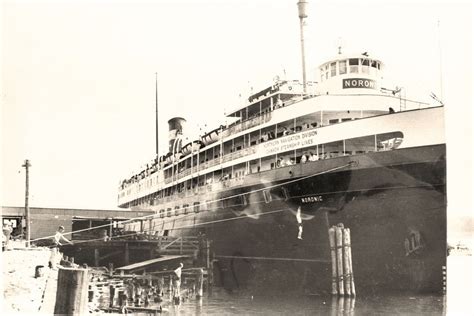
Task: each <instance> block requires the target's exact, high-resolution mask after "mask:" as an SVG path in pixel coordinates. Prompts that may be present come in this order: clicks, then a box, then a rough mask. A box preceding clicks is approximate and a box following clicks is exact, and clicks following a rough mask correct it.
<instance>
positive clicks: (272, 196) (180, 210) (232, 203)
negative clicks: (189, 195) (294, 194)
mask: <svg viewBox="0 0 474 316" xmlns="http://www.w3.org/2000/svg"><path fill="white" fill-rule="evenodd" d="M248 194H250V193H247V194H242V195H236V196H233V197H231V198H223V199H221V200H217V201H212V202H211V201H206V202H194V204H193V205H192V206H190V205H189V204H183V207H180V206H175V207H174V209H173V208H171V207H168V208H167V209H166V210H165V209H161V210H160V211H159V212H158V214H159V217H160V218H165V217H172V216H179V215H186V214H190V213H193V212H194V213H199V212H203V211H215V210H217V209H222V208H226V207H237V206H245V205H247V203H248V198H247V195H248ZM254 194H256V195H258V196H256V197H255V198H256V199H255V200H256V201H258V202H265V203H270V202H271V201H274V200H282V199H284V200H287V199H288V198H289V194H288V191H287V190H286V188H284V187H275V188H271V189H269V190H263V191H261V192H258V193H254Z"/></svg>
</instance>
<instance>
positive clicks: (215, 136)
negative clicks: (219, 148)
mask: <svg viewBox="0 0 474 316" xmlns="http://www.w3.org/2000/svg"><path fill="white" fill-rule="evenodd" d="M221 131H222V126H221V127H219V128H216V129H215V130H212V131H210V132H209V133H207V134H206V135H204V136H201V141H202V142H203V144H204V146H207V145H209V144H212V143H215V142H216V141H218V140H219V133H220V132H221Z"/></svg>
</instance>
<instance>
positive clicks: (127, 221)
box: [30, 161, 353, 242]
mask: <svg viewBox="0 0 474 316" xmlns="http://www.w3.org/2000/svg"><path fill="white" fill-rule="evenodd" d="M352 164H353V162H352V161H351V162H350V163H348V164H345V165H343V166H339V167H335V168H331V169H328V170H325V171H322V172H319V173H314V174H310V175H308V176H305V177H301V178H298V179H293V180H289V181H287V182H283V183H279V184H275V185H271V186H269V187H264V188H260V189H256V190H252V191H249V192H245V193H239V194H235V195H231V196H228V197H224V198H220V199H216V200H211V201H207V202H206V203H215V202H219V201H224V200H227V199H231V198H235V197H238V196H243V195H245V194H251V193H255V192H260V191H263V190H269V189H272V188H275V187H279V186H282V185H286V184H290V183H294V182H297V181H302V180H305V179H308V178H311V177H315V176H319V175H322V174H325V173H328V172H332V171H335V170H338V169H342V168H345V167H347V166H350V165H352ZM199 205H201V203H200V204H199ZM192 207H194V206H193V205H190V206H187V207H185V208H183V209H191V208H192ZM191 215H194V214H193V213H189V214H185V215H184V216H183V217H187V216H191ZM156 216H158V214H151V215H144V216H140V217H135V218H130V219H127V220H124V221H121V222H118V223H117V224H119V225H124V224H126V223H129V222H134V221H137V220H143V219H148V218H149V217H152V218H153V217H156ZM163 221H164V223H165V224H166V223H168V222H171V221H174V219H170V220H168V219H163ZM111 225H113V223H108V224H104V225H100V226H95V227H90V228H84V229H80V230H75V231H71V232H68V233H64V234H63V235H71V234H74V233H78V232H84V231H89V230H94V229H98V228H104V227H109V226H111ZM196 225H198V224H196ZM174 229H176V228H174ZM54 236H55V235H50V236H46V237H40V238H35V239H31V240H30V242H31V241H37V240H42V239H48V238H53V237H54ZM100 239H102V238H99V239H98V240H100Z"/></svg>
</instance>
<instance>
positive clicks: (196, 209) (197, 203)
mask: <svg viewBox="0 0 474 316" xmlns="http://www.w3.org/2000/svg"><path fill="white" fill-rule="evenodd" d="M199 208H200V206H199V202H194V213H199Z"/></svg>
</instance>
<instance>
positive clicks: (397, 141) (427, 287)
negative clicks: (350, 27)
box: [118, 53, 446, 293]
mask: <svg viewBox="0 0 474 316" xmlns="http://www.w3.org/2000/svg"><path fill="white" fill-rule="evenodd" d="M318 70H319V72H320V76H319V77H318V79H319V78H320V81H319V82H317V83H315V82H299V81H289V80H280V79H277V80H275V81H274V82H272V84H271V85H269V86H268V87H267V88H266V89H263V90H261V91H259V92H258V93H255V94H253V95H251V96H250V97H249V98H248V102H247V103H246V104H245V106H242V107H241V108H238V109H236V110H235V111H233V112H232V113H230V114H229V115H228V116H229V117H232V118H235V122H233V123H232V124H229V125H222V126H219V127H217V128H215V129H214V130H212V131H210V132H208V133H206V134H205V135H203V136H201V137H200V138H198V139H196V140H194V141H191V142H186V141H185V138H184V136H183V135H184V134H185V122H186V121H185V119H184V118H181V117H175V118H172V119H171V120H169V122H168V123H169V153H168V154H167V155H165V156H162V157H158V158H157V159H155V160H154V161H153V162H150V163H149V165H147V167H146V168H145V169H144V170H141V171H140V172H139V173H137V174H135V175H134V176H133V177H131V178H128V179H125V180H123V181H122V182H121V183H120V187H119V195H118V204H119V206H120V207H124V208H132V209H133V208H143V209H152V210H154V211H155V212H156V214H155V216H154V217H153V218H147V219H145V220H140V221H136V222H133V223H129V224H127V227H126V230H136V231H139V230H145V231H148V232H151V233H153V234H158V235H161V236H186V235H197V234H198V233H205V234H206V236H207V237H208V238H209V239H210V240H212V244H211V252H212V253H213V254H214V257H215V258H216V260H217V261H216V264H215V265H214V269H215V271H214V274H215V275H216V283H218V284H220V285H222V286H223V287H225V288H228V289H235V288H254V289H263V288H265V289H267V290H275V291H280V290H281V289H285V290H286V291H288V290H289V289H293V290H295V291H297V292H304V293H327V292H329V291H330V288H331V285H330V284H331V266H330V263H328V258H330V249H329V241H328V228H329V227H331V226H332V225H336V224H338V223H343V224H344V225H345V227H349V228H350V229H351V239H352V256H353V259H352V261H353V269H354V277H355V280H356V286H357V289H358V292H371V291H383V290H387V291H392V290H395V291H396V290H403V291H407V290H408V291H416V292H438V291H441V290H442V286H443V284H442V283H443V280H442V266H445V265H446V161H445V153H446V148H445V135H444V106H443V105H442V104H441V105H437V106H432V105H430V104H427V103H423V102H418V101H414V100H408V99H406V98H402V97H401V94H400V91H399V90H398V91H397V90H396V89H394V90H388V89H384V88H383V85H382V77H383V76H382V74H383V71H384V63H383V62H382V61H381V60H380V59H377V58H374V57H372V56H369V55H368V54H366V53H364V54H352V55H343V54H340V53H339V54H338V55H337V56H336V57H335V58H333V59H331V60H329V61H327V62H325V63H323V64H322V65H321V66H319V69H318ZM308 91H310V92H308ZM300 228H302V229H301V230H300ZM329 260H330V259H329Z"/></svg>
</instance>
